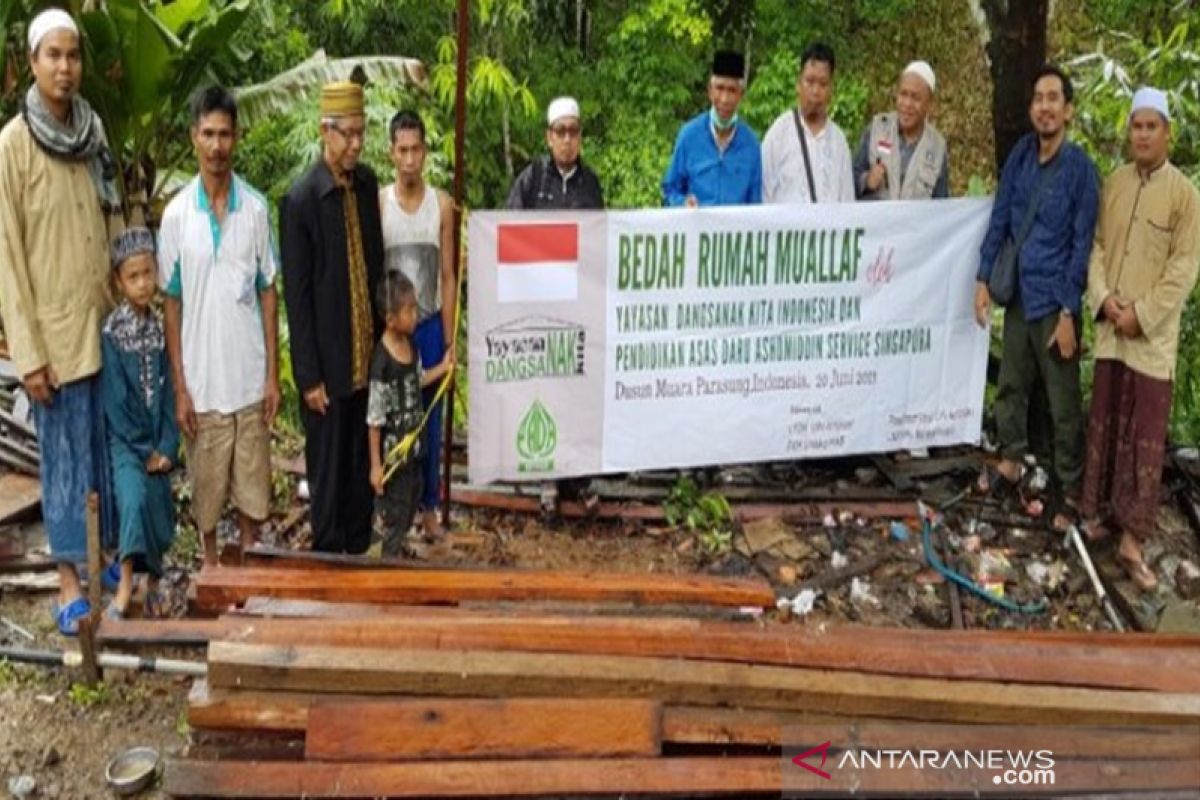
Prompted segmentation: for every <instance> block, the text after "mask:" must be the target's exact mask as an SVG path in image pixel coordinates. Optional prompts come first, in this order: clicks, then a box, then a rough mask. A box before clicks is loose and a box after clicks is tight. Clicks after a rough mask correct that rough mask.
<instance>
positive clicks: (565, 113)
mask: <svg viewBox="0 0 1200 800" xmlns="http://www.w3.org/2000/svg"><path fill="white" fill-rule="evenodd" d="M563 117H574V118H575V119H579V103H576V102H575V98H574V97H557V98H555V99H554V100H551V101H550V107H549V108H547V109H546V124H547V125H553V124H554V123H555V122H557V121H558V120H560V119H562V118H563Z"/></svg>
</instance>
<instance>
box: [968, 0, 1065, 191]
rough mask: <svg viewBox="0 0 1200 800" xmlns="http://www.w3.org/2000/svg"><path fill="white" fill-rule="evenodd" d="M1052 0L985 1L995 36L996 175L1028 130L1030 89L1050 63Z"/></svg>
mask: <svg viewBox="0 0 1200 800" xmlns="http://www.w3.org/2000/svg"><path fill="white" fill-rule="evenodd" d="M1049 5H1050V0H983V2H982V6H983V12H984V14H985V15H986V17H987V23H988V29H989V31H990V34H991V37H990V40H989V41H988V44H987V54H988V60H989V61H990V62H991V72H992V87H993V88H992V129H993V131H994V133H995V136H996V176H997V178H998V177H999V175H1000V171H1001V170H1002V169H1003V168H1004V161H1005V159H1007V158H1008V154H1009V151H1011V150H1012V148H1013V145H1015V144H1016V143H1017V139H1019V138H1021V135H1022V134H1023V133H1025V132H1026V131H1027V130H1029V99H1030V96H1031V89H1030V86H1029V83H1030V81H1032V80H1033V76H1034V75H1035V74H1036V73H1037V71H1038V70H1039V69H1040V68H1041V67H1042V65H1043V64H1044V63H1045V62H1046V25H1047V20H1048V16H1049Z"/></svg>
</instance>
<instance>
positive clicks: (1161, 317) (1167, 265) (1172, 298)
mask: <svg viewBox="0 0 1200 800" xmlns="http://www.w3.org/2000/svg"><path fill="white" fill-rule="evenodd" d="M1198 265H1200V195H1198V194H1197V192H1196V189H1195V187H1194V186H1192V184H1191V181H1189V180H1188V179H1187V177H1185V176H1184V174H1183V173H1182V172H1180V171H1179V170H1178V169H1176V168H1175V166H1174V165H1172V164H1171V163H1169V162H1168V163H1165V164H1164V165H1163V166H1161V167H1159V168H1158V169H1156V170H1155V171H1154V172H1153V173H1151V174H1150V176H1149V177H1148V178H1145V179H1143V178H1142V177H1141V176H1140V175H1139V174H1138V170H1137V167H1136V165H1134V164H1126V165H1124V166H1123V167H1121V168H1119V169H1118V170H1117V171H1116V172H1114V173H1113V174H1112V176H1111V177H1109V179H1108V180H1107V181H1106V182H1105V184H1104V194H1103V196H1102V197H1101V201H1100V220H1099V222H1098V223H1097V225H1096V238H1095V244H1094V246H1093V247H1092V259H1091V263H1090V264H1089V266H1088V287H1087V301H1088V306H1089V307H1090V308H1091V310H1092V313H1093V314H1095V315H1097V322H1096V358H1098V359H1100V358H1110V359H1117V360H1118V361H1122V362H1124V363H1125V365H1126V366H1128V367H1130V368H1131V369H1133V370H1136V371H1137V372H1140V373H1142V374H1143V375H1147V376H1149V377H1151V378H1159V379H1161V380H1172V379H1173V378H1174V375H1175V355H1176V350H1177V347H1178V344H1179V318H1180V316H1181V315H1182V314H1183V304H1184V303H1185V302H1186V301H1187V298H1188V295H1189V294H1191V291H1192V287H1193V286H1194V285H1195V283H1196V272H1197V267H1198ZM1113 293H1115V294H1116V295H1117V296H1118V297H1120V298H1122V299H1124V300H1131V301H1133V308H1134V312H1135V313H1136V314H1137V318H1138V323H1139V325H1140V326H1141V328H1142V333H1141V335H1139V336H1137V337H1136V338H1133V339H1130V338H1127V337H1124V336H1118V335H1117V333H1116V330H1115V328H1114V327H1113V325H1112V323H1110V322H1108V321H1107V320H1106V319H1104V317H1103V316H1101V314H1102V308H1103V305H1104V300H1105V298H1107V297H1108V296H1109V295H1110V294H1113Z"/></svg>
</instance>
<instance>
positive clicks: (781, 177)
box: [762, 42, 854, 203]
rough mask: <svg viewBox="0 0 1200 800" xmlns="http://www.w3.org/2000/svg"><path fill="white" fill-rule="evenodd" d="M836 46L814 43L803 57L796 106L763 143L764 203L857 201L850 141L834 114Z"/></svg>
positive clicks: (781, 115)
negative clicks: (830, 114)
mask: <svg viewBox="0 0 1200 800" xmlns="http://www.w3.org/2000/svg"><path fill="white" fill-rule="evenodd" d="M835 63H836V62H835V60H834V55H833V48H831V47H830V46H829V45H827V44H822V43H821V42H815V43H813V44H810V45H809V46H808V47H807V48H806V49H805V50H804V55H803V56H801V58H800V75H799V76H798V77H797V78H796V106H795V107H793V108H790V109H788V110H787V111H785V112H783V113H782V114H780V115H779V116H778V117H777V118H776V119H775V122H774V123H772V125H771V127H770V129H769V130H768V131H767V135H766V136H764V137H763V143H762V176H763V189H762V201H763V202H764V203H852V202H854V173H853V170H852V168H851V160H850V146H849V145H848V144H846V136H845V135H844V134H843V133H842V129H841V128H839V127H838V126H837V123H835V122H834V121H833V120H832V119H830V118H829V102H830V99H831V98H832V96H833V70H834V66H835Z"/></svg>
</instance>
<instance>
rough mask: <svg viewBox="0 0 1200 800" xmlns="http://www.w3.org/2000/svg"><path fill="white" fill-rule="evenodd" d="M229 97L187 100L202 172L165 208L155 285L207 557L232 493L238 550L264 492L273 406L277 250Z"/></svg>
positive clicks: (254, 524) (220, 93) (266, 506)
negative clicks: (242, 166)
mask: <svg viewBox="0 0 1200 800" xmlns="http://www.w3.org/2000/svg"><path fill="white" fill-rule="evenodd" d="M236 142H237V105H236V103H235V102H234V99H233V96H232V95H230V94H229V92H227V91H226V90H225V89H223V88H221V87H219V86H214V87H210V88H208V89H202V90H201V91H200V92H199V93H197V95H196V97H195V98H194V99H193V101H192V143H193V144H194V145H195V148H196V155H197V160H198V161H199V166H200V174H199V175H198V176H196V177H195V178H194V179H192V181H191V182H190V183H188V184H187V186H185V187H184V188H183V189H182V190H181V191H180V192H179V193H178V194H177V195H175V197H174V198H173V199H172V200H171V202H170V203H169V204H168V205H167V209H166V211H165V212H164V213H163V220H162V227H161V229H160V231H159V285H160V286H161V287H162V289H163V293H164V294H165V295H166V302H165V317H166V326H165V327H166V334H167V352H168V355H169V357H170V359H171V372H172V376H173V378H174V381H175V413H176V418H177V419H178V422H179V429H180V431H181V432H182V433H183V434H184V436H185V437H186V438H187V444H188V472H189V473H190V476H191V479H192V515H193V516H194V517H195V519H196V527H197V528H198V529H199V530H200V533H201V535H202V538H203V540H204V560H205V563H207V564H210V565H216V563H217V537H216V529H217V522H218V521H220V518H221V513H222V512H223V511H224V509H225V503H226V501H227V500H230V499H232V501H233V505H234V506H235V507H236V508H237V511H238V529H239V531H240V533H241V541H242V548H243V550H245V548H247V547H248V546H249V545H250V544H252V543H253V541H254V536H255V534H256V533H257V529H258V524H259V523H261V522H262V521H264V520H265V519H266V518H267V515H268V513H269V511H270V502H271V451H270V447H271V424H272V422H273V421H274V419H275V414H276V412H278V410H279V397H280V392H279V371H278V365H279V359H278V324H279V317H278V300H277V297H276V293H275V275H276V272H277V271H278V270H277V263H278V262H277V259H276V256H275V249H274V244H273V242H272V240H271V215H270V209H269V207H268V205H267V201H266V199H265V198H264V197H263V196H262V195H261V194H259V193H258V192H256V191H255V190H254V189H253V187H251V186H250V184H248V183H246V182H245V181H243V180H242V179H241V178H240V177H238V176H237V175H235V174H234V173H233V150H234V147H235V145H236Z"/></svg>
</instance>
